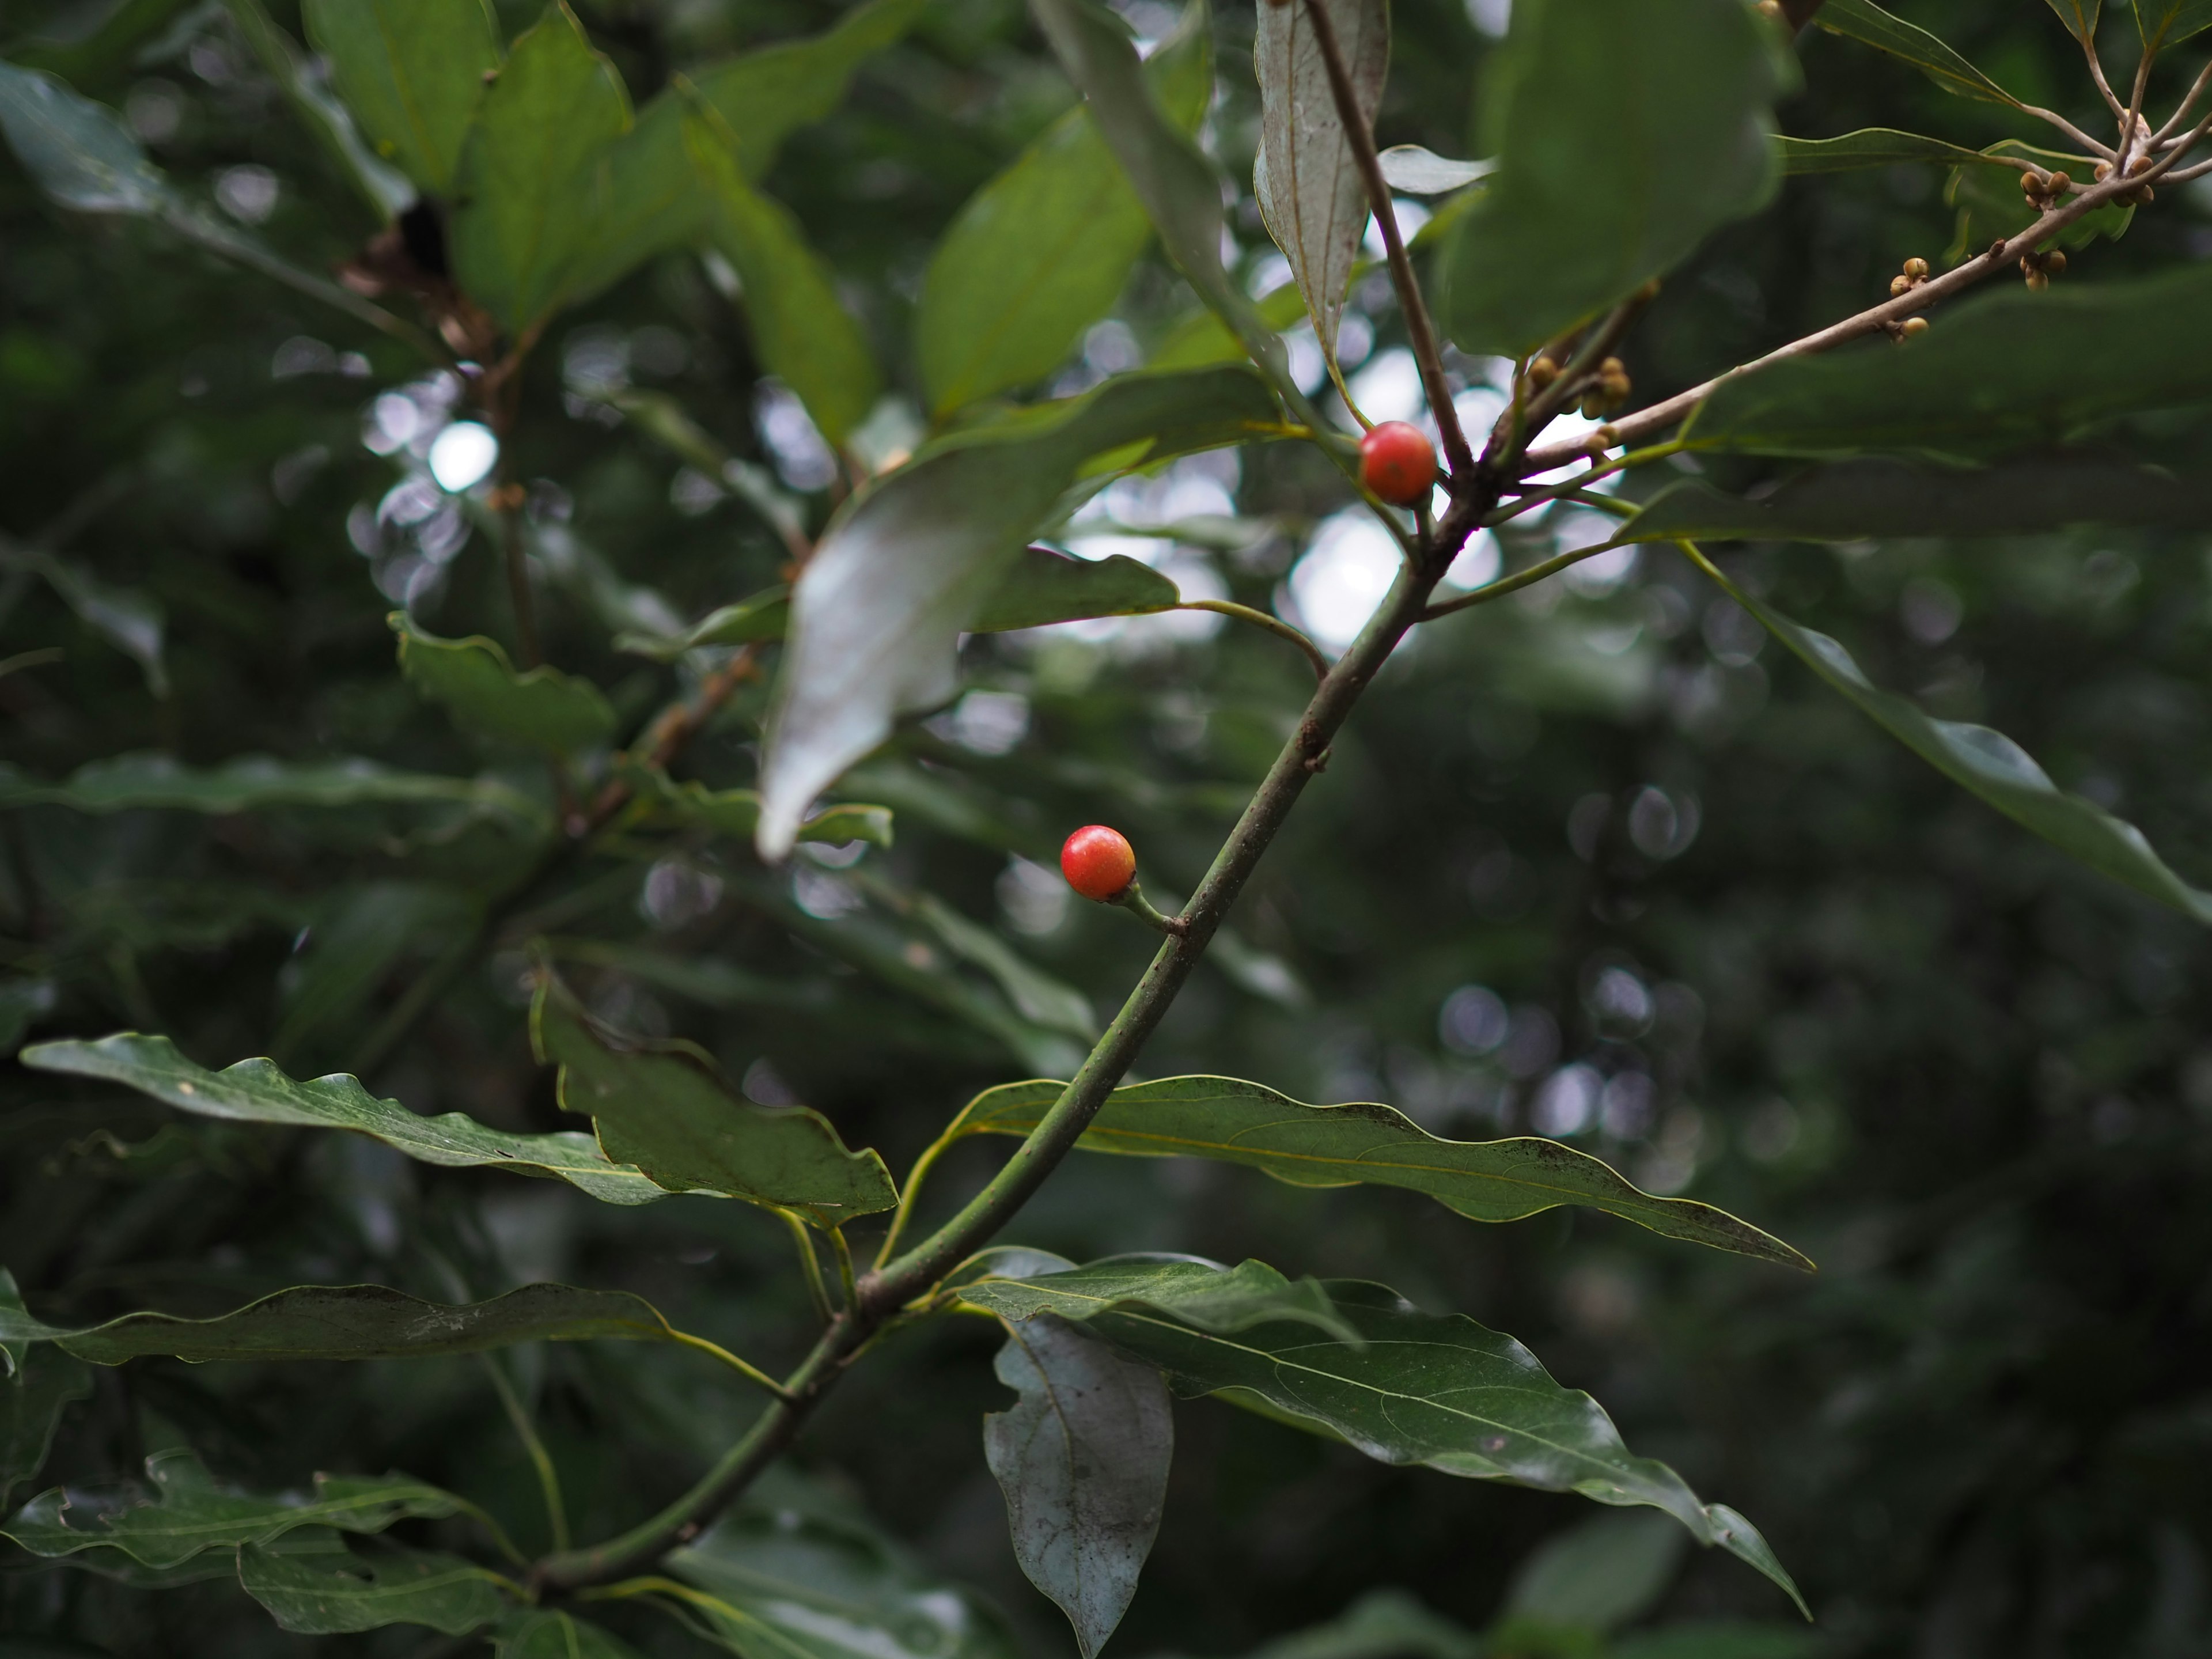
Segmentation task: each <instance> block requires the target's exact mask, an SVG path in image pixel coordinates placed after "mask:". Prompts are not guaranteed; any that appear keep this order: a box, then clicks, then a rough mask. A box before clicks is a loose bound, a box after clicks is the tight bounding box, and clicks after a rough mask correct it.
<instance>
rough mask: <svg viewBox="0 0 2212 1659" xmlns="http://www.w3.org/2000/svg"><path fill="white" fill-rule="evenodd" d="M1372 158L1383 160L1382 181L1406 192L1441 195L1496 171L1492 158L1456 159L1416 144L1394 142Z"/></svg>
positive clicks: (1474, 182)
mask: <svg viewBox="0 0 2212 1659" xmlns="http://www.w3.org/2000/svg"><path fill="white" fill-rule="evenodd" d="M1375 159H1376V161H1379V162H1381V163H1382V166H1383V183H1384V184H1386V185H1389V186H1390V188H1391V189H1393V190H1395V191H1402V192H1403V193H1405V194H1406V195H1407V196H1443V195H1444V194H1446V193H1448V192H1449V191H1455V190H1464V189H1465V188H1467V186H1468V185H1474V184H1480V183H1481V181H1482V180H1484V179H1487V178H1488V177H1490V175H1491V174H1492V173H1495V172H1497V171H1498V163H1497V162H1495V161H1453V160H1452V159H1451V158H1450V157H1449V156H1445V155H1437V153H1436V152H1435V151H1433V150H1427V149H1422V148H1421V147H1420V146H1419V144H1393V145H1391V146H1390V148H1389V149H1386V150H1384V151H1383V153H1382V154H1381V155H1378V156H1376V158H1375Z"/></svg>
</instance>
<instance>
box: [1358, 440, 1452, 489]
mask: <svg viewBox="0 0 2212 1659" xmlns="http://www.w3.org/2000/svg"><path fill="white" fill-rule="evenodd" d="M1359 482H1360V483H1364V484H1365V485H1366V486H1367V487H1368V489H1371V490H1373V491H1374V492H1375V493H1376V495H1380V496H1381V497H1382V498H1383V500H1384V501H1388V502H1389V503H1390V504H1391V505H1392V506H1393V507H1412V506H1413V505H1414V504H1415V503H1416V502H1418V501H1425V500H1427V499H1428V494H1429V491H1430V490H1431V489H1433V488H1435V486H1436V482H1437V452H1436V449H1435V447H1434V446H1433V445H1431V443H1430V442H1429V441H1428V438H1427V436H1426V435H1425V434H1423V432H1422V431H1421V429H1420V428H1419V427H1417V426H1408V425H1407V423H1406V422H1403V421H1385V422H1383V424H1382V425H1380V426H1378V427H1376V428H1375V429H1374V430H1373V431H1371V432H1370V433H1369V434H1368V435H1366V436H1365V437H1364V438H1362V439H1361V440H1360V441H1359Z"/></svg>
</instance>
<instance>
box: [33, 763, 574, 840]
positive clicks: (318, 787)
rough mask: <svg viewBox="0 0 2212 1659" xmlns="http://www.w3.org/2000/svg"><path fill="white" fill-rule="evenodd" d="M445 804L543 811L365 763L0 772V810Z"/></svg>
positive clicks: (530, 816) (460, 784) (457, 781)
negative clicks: (61, 776)
mask: <svg viewBox="0 0 2212 1659" xmlns="http://www.w3.org/2000/svg"><path fill="white" fill-rule="evenodd" d="M417 803H432V804H438V803H449V804H453V805H462V806H467V807H471V808H473V809H475V810H477V811H484V812H490V813H496V814H498V815H499V816H501V817H507V818H513V819H515V820H518V821H520V822H521V823H527V824H530V825H532V826H533V827H534V826H537V825H539V824H542V823H544V818H545V811H544V808H543V807H541V806H539V805H538V804H537V803H536V802H535V801H533V800H532V799H530V798H529V797H528V796H527V795H525V794H522V793H520V792H519V791H517V790H514V789H511V788H509V787H507V785H505V784H502V783H499V782H496V781H493V780H491V779H489V778H447V777H439V776H437V775H435V774H430V773H423V772H394V771H392V770H391V769H388V768H386V767H383V766H380V765H379V764H378V763H376V762H374V761H370V760H358V759H343V760H331V761H282V760H276V759H274V758H272V757H269V756H266V755H243V756H240V757H238V758H237V759H235V760H228V761H225V762H224V763H222V765H220V766H216V767H208V768H199V767H191V766H184V765H180V764H179V763H178V761H177V759H176V757H174V756H173V755H161V754H151V755H118V756H117V757H115V758H113V759H112V760H102V761H88V762H87V763H85V764H84V765H82V766H81V767H79V768H78V769H76V771H75V772H73V773H71V774H70V776H69V779H68V781H66V782H64V783H40V782H36V781H33V780H31V779H29V778H26V777H24V776H23V775H21V773H19V772H16V771H15V770H14V769H12V768H5V767H0V806H33V805H54V806H66V807H69V808H70V809H72V810H73V811H79V812H125V811H134V810H144V809H149V808H167V809H168V810H171V811H182V812H206V813H210V814H213V815H216V816H222V815H225V814H228V813H232V812H253V811H273V810H276V809H279V808H284V807H348V806H369V805H410V804H417Z"/></svg>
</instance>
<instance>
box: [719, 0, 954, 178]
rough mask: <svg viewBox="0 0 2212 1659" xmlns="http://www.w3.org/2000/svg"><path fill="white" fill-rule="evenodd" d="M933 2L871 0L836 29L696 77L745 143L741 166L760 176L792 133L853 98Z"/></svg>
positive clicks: (746, 56) (740, 153)
mask: <svg viewBox="0 0 2212 1659" xmlns="http://www.w3.org/2000/svg"><path fill="white" fill-rule="evenodd" d="M927 6H928V0H867V3H866V4H863V5H858V6H854V8H852V9H850V10H849V11H848V12H846V13H845V14H844V15H843V16H842V17H841V18H840V19H839V20H838V21H837V25H836V27H834V28H830V29H825V30H824V31H823V33H820V34H817V35H812V36H810V37H808V38H807V39H805V40H789V41H784V42H782V43H781V44H779V45H776V46H765V47H763V48H762V49H761V50H760V51H758V52H747V53H745V54H744V56H743V57H741V58H731V59H730V60H728V61H727V62H726V63H723V64H717V65H715V66H714V67H713V68H711V69H708V70H704V71H702V72H701V73H699V74H698V75H696V76H693V77H692V85H693V88H695V90H696V95H697V96H698V97H700V98H702V99H704V100H706V101H707V102H708V103H709V104H711V105H712V106H714V112H715V113H716V114H718V115H720V117H721V118H722V120H723V121H724V122H725V123H726V125H727V126H728V128H729V130H730V131H731V133H732V135H734V137H735V139H736V143H737V157H738V167H739V168H740V169H741V170H742V171H743V172H744V176H745V177H746V178H747V179H754V180H757V179H760V178H762V177H763V175H764V174H766V173H767V172H768V169H769V163H770V162H772V161H775V154H776V151H777V149H779V148H780V147H781V144H782V143H783V141H784V139H785V138H787V137H789V136H790V135H791V134H792V133H793V132H794V131H797V130H798V129H799V128H800V127H803V126H806V125H810V124H811V123H813V122H816V121H819V120H821V119H822V118H823V117H825V116H827V115H828V114H829V112H831V111H833V110H835V109H836V107H837V106H838V105H839V104H841V103H842V102H843V101H844V100H845V91H846V88H848V86H850V85H851V83H852V79H853V76H854V72H855V71H856V70H858V69H859V68H860V65H861V64H863V63H865V62H866V60H867V59H868V58H872V57H873V56H875V54H876V53H878V52H882V51H883V50H884V48H886V47H888V46H892V45H894V44H895V43H896V41H897V40H899V39H900V38H901V37H902V36H903V35H904V34H905V33H907V31H908V30H909V29H911V28H912V27H914V26H915V23H916V22H918V21H920V20H921V17H922V15H924V13H925V11H926V10H927Z"/></svg>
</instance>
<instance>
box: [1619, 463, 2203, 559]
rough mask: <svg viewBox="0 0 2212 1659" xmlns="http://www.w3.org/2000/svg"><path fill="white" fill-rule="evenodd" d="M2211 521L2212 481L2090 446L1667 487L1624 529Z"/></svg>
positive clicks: (1989, 529) (1737, 532)
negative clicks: (1732, 484) (1737, 489)
mask: <svg viewBox="0 0 2212 1659" xmlns="http://www.w3.org/2000/svg"><path fill="white" fill-rule="evenodd" d="M2208 523H2212V479H2207V478H2204V477H2191V476H2183V475H2178V474H2175V473H2172V472H2166V471H2161V470H2160V469H2158V468H2155V467H2148V466H2138V465H2134V464H2132V463H2130V462H2128V461H2125V460H2123V459H2118V457H2116V456H2112V455H2108V454H2100V453H2093V452H2081V451H2065V450H2059V451H2053V452H2051V453H2045V454H2037V455H2031V456H2027V457H2025V458H2022V459H2019V460H2016V461H2009V462H2003V463H2000V464H1999V465H1995V466H1987V467H1938V466H1916V465H1909V464H1907V463H1905V462H1902V461H1893V460H1887V459H1877V458H1875V457H1865V458H1862V459H1855V460H1844V461H1835V462H1831V463H1829V464H1827V465H1821V466H1812V467H1808V468H1806V469H1805V470H1804V471H1802V472H1798V473H1796V474H1794V475H1792V476H1791V477H1789V478H1787V479H1785V480H1784V481H1783V483H1782V484H1781V485H1780V486H1779V487H1778V488H1777V489H1772V490H1771V491H1769V492H1768V493H1766V494H1764V495H1759V496H1757V497H1756V498H1749V497H1744V496H1737V495H1723V493H1722V492H1721V491H1719V490H1717V489H1714V488H1713V487H1712V486H1711V484H1708V483H1705V482H1703V481H1702V480H1699V479H1685V480H1683V481H1682V482H1681V483H1674V484H1669V485H1668V487H1667V488H1666V489H1663V490H1662V491H1661V492H1660V493H1659V494H1658V495H1655V496H1653V497H1652V498H1651V500H1650V502H1649V503H1648V504H1646V505H1645V506H1644V507H1643V508H1642V509H1641V510H1640V511H1639V512H1638V513H1637V514H1636V516H1635V517H1634V518H1632V519H1631V520H1628V521H1627V522H1626V524H1624V525H1623V526H1621V527H1620V537H1621V538H1622V539H1624V540H1627V541H1675V540H1679V539H1680V538H1682V537H1685V536H1688V537H1691V538H1695V539H1697V540H1700V541H1739V540H1741V541H1811V542H1856V541H1872V540H1879V539H1883V538H1890V537H1902V536H1959V537H1971V536H2012V535H2026V534H2033V533H2034V532H2039V531H2047V530H2057V529H2062V528H2063V527H2065V526H2069V525H2110V526H2130V527H2136V528H2143V529H2149V528H2155V527H2160V526H2167V527H2172V528H2174V529H2190V528H2194V527H2197V526H2203V525H2205V524H2208Z"/></svg>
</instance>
